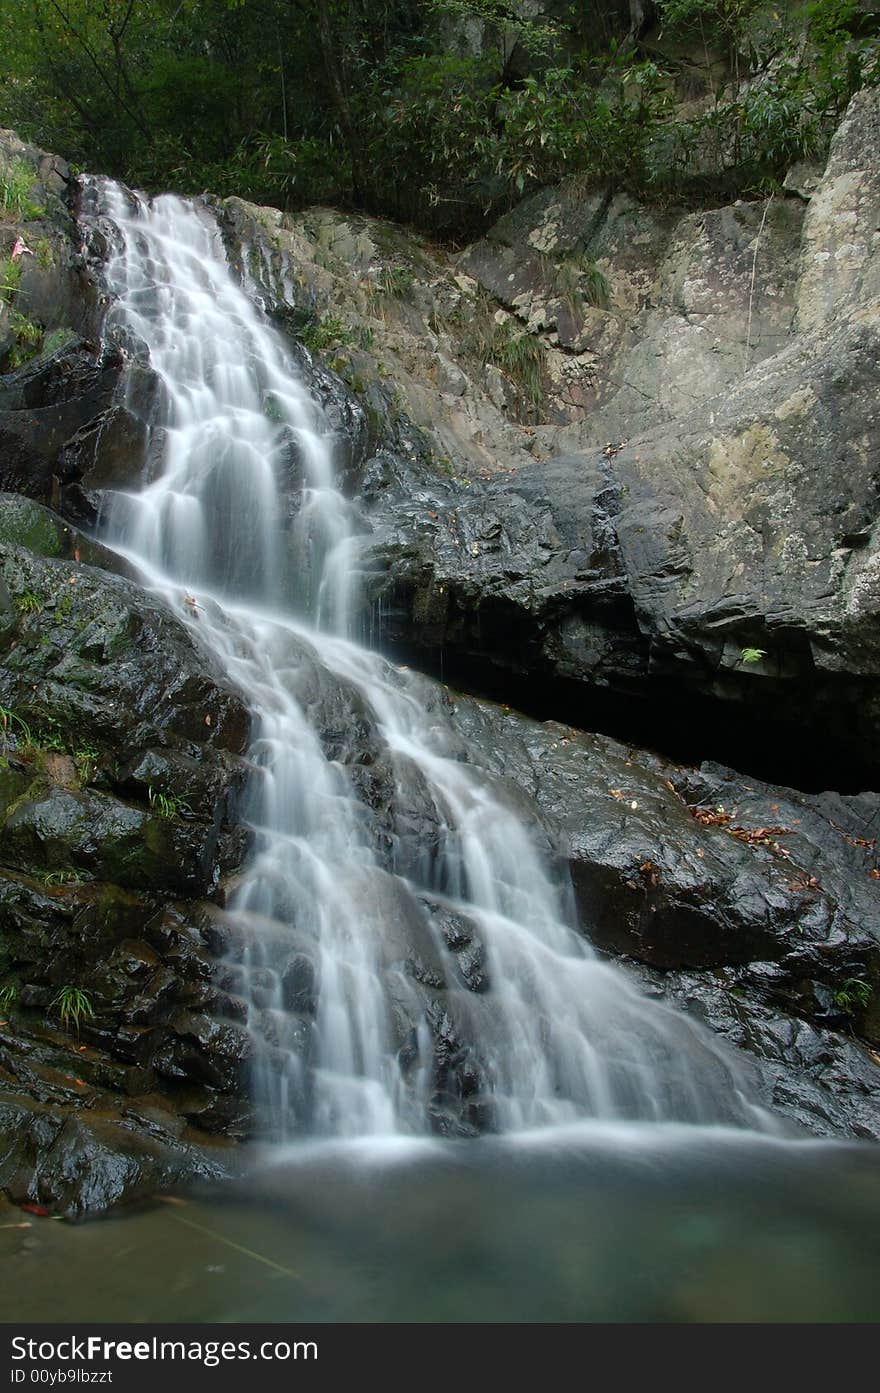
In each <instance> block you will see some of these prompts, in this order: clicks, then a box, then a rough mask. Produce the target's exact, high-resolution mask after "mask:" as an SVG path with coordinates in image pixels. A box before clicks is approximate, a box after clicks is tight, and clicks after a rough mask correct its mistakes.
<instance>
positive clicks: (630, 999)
mask: <svg viewBox="0 0 880 1393" xmlns="http://www.w3.org/2000/svg"><path fill="white" fill-rule="evenodd" d="M96 190H97V195H98V198H99V203H100V208H101V213H100V216H101V217H102V219H103V220H104V224H105V226H106V228H107V230H108V238H109V241H110V243H111V248H112V250H111V254H110V257H109V261H108V265H107V269H106V277H107V285H108V288H109V291H110V295H111V301H112V303H111V307H110V309H109V312H108V316H107V321H106V333H107V335H108V336H111V337H112V338H114V339H115V340H117V341H118V342H119V343H121V344H122V345H123V346H124V347H125V348H126V350H127V351H128V352H129V354H131V355H133V356H140V357H142V358H144V359H148V360H149V364H150V366H151V368H152V371H153V373H154V374H155V375H156V378H157V379H158V383H159V400H158V402H157V403H155V404H154V406H153V409H152V413H151V419H150V432H151V447H150V452H149V454H150V459H151V461H152V463H151V465H150V469H149V474H150V477H149V478H148V480H147V482H145V484H144V486H143V488H142V489H141V490H140V491H139V492H133V493H123V492H118V493H115V494H111V495H109V496H108V502H107V509H106V514H105V517H104V519H103V529H104V531H103V535H104V536H105V539H106V540H109V541H110V543H111V544H112V545H114V546H116V547H117V548H118V549H119V550H120V551H122V552H123V553H124V554H125V555H126V556H128V557H129V558H131V559H132V560H133V561H134V562H135V563H136V564H137V566H138V567H139V569H140V571H141V573H142V575H143V577H144V580H145V583H146V584H147V585H149V586H150V587H152V588H153V589H154V590H155V591H157V592H158V593H160V594H161V595H162V596H163V597H164V598H165V600H166V601H167V603H168V604H169V605H170V606H172V608H173V609H174V610H175V612H176V613H177V615H178V616H179V617H180V619H181V620H182V622H184V623H185V624H187V625H188V626H189V628H190V629H191V630H192V631H193V632H194V633H195V634H196V635H197V637H198V641H199V642H200V643H201V644H202V645H204V646H205V647H206V648H207V649H209V650H210V651H211V653H212V654H213V655H214V657H215V658H216V659H217V660H218V661H219V662H220V663H221V664H222V665H223V667H224V669H225V671H226V672H227V674H228V676H229V678H230V680H231V681H232V682H233V683H234V684H236V685H237V686H238V687H239V688H240V689H241V690H242V691H243V692H244V693H245V694H246V696H247V699H248V701H249V703H250V706H251V709H252V712H253V715H254V739H253V745H252V749H251V752H250V759H251V762H252V766H253V774H252V777H251V784H250V792H249V803H248V808H247V818H248V821H249V823H250V825H251V826H252V828H253V830H254V833H255V849H254V852H253V855H252V858H251V861H250V864H249V865H248V866H247V868H246V870H245V872H244V874H243V876H242V878H241V882H240V885H239V888H238V889H237V891H236V893H235V896H234V898H233V899H232V900H231V902H230V903H229V904H228V906H227V910H226V913H227V916H228V919H229V922H230V925H231V927H232V928H233V929H234V934H233V941H234V942H235V944H236V945H237V947H236V948H235V950H234V952H233V954H232V960H231V961H230V963H229V964H228V968H227V971H226V981H227V984H228V985H229V989H230V991H232V992H234V993H235V994H236V995H237V996H239V997H241V998H242V999H243V1000H244V1001H246V1003H247V1012H248V1016H247V1019H248V1028H249V1031H250V1034H251V1037H252V1055H253V1061H254V1064H253V1076H254V1090H255V1097H256V1101H257V1104H258V1107H259V1109H260V1111H261V1113H262V1116H263V1119H264V1124H265V1129H266V1132H267V1134H268V1135H270V1136H272V1137H275V1138H286V1137H292V1136H294V1135H296V1136H300V1135H303V1134H306V1135H313V1136H343V1137H346V1136H352V1137H355V1136H361V1137H362V1136H369V1135H373V1136H376V1135H388V1134H416V1133H426V1132H429V1131H431V1130H432V1129H437V1128H440V1129H443V1128H450V1129H452V1130H455V1126H456V1125H459V1130H467V1126H468V1125H470V1124H474V1125H484V1126H488V1127H490V1128H494V1129H496V1130H504V1131H511V1130H517V1129H533V1128H537V1127H542V1126H558V1125H560V1124H566V1123H570V1122H572V1121H576V1120H578V1119H582V1118H588V1117H589V1118H598V1119H627V1120H629V1119H638V1120H641V1121H653V1120H658V1121H659V1120H674V1121H682V1122H700V1123H724V1124H728V1125H734V1126H739V1127H755V1126H766V1125H769V1124H768V1123H767V1120H766V1119H765V1118H764V1117H763V1114H762V1113H761V1112H760V1110H758V1109H757V1108H755V1107H754V1106H753V1105H752V1104H751V1103H750V1102H749V1100H748V1097H747V1096H746V1091H745V1090H744V1089H743V1086H742V1084H741V1081H740V1079H739V1076H738V1074H737V1071H736V1068H735V1066H733V1065H732V1064H731V1062H730V1061H729V1060H728V1059H727V1057H726V1056H725V1054H724V1053H723V1051H722V1050H721V1049H720V1048H719V1047H718V1046H717V1045H716V1044H715V1042H714V1041H713V1039H712V1037H711V1036H710V1035H709V1034H708V1032H704V1031H703V1030H702V1029H700V1028H699V1027H698V1026H696V1025H695V1024H693V1023H692V1022H690V1021H689V1020H687V1019H686V1018H685V1017H684V1016H682V1015H679V1014H677V1013H675V1012H673V1011H671V1010H669V1009H666V1008H664V1007H662V1006H660V1005H657V1004H655V1003H652V1002H650V1001H649V1000H647V999H646V998H644V997H643V996H642V995H641V994H640V993H639V992H638V991H637V990H636V989H635V988H634V987H633V986H632V985H631V984H630V982H629V980H628V979H627V978H626V976H625V975H624V974H623V973H622V972H621V971H620V970H618V969H616V968H614V967H612V966H609V965H608V964H606V963H603V962H601V961H599V960H598V959H597V958H596V957H595V956H594V955H593V954H592V953H591V950H590V948H589V946H588V944H586V943H585V942H584V940H583V938H582V937H581V936H580V935H579V934H578V933H577V932H576V931H575V929H574V928H573V927H572V926H571V924H572V916H571V914H570V911H569V905H568V891H567V889H566V886H565V885H564V884H561V883H557V880H556V878H555V877H554V875H553V874H551V870H550V868H549V865H548V864H545V859H544V858H543V856H542V854H541V852H540V850H539V849H538V847H537V845H536V843H535V841H534V839H533V837H532V834H531V832H530V831H529V830H527V828H526V826H525V825H524V823H523V821H522V820H521V818H520V816H519V815H518V814H517V813H516V812H515V811H513V804H512V802H511V801H510V800H506V799H505V798H504V796H503V793H501V792H499V791H498V789H497V788H495V787H493V785H492V783H491V781H490V780H489V779H488V778H487V777H485V776H484V775H483V774H482V773H481V771H480V770H479V769H478V768H476V767H475V766H474V765H473V764H471V763H469V762H468V761H467V760H465V759H464V758H462V753H463V752H462V745H461V740H460V737H458V736H457V735H456V733H455V732H454V730H453V729H452V727H451V726H450V724H449V719H448V716H447V714H446V711H445V708H444V704H443V702H442V701H441V700H438V699H437V698H436V697H433V698H432V696H431V694H430V693H431V690H432V689H431V687H430V684H428V683H426V682H425V681H423V680H422V679H419V678H415V677H412V676H410V675H409V674H406V673H404V672H402V671H400V670H398V669H396V668H394V667H393V666H392V665H391V664H389V663H387V662H386V661H385V660H384V659H383V658H382V657H380V656H379V655H377V654H375V653H372V652H370V651H368V650H367V649H365V648H363V647H360V646H358V645H357V644H356V643H354V642H353V641H352V640H351V638H350V637H349V636H348V624H349V618H348V616H349V612H350V611H351V610H352V609H353V607H354V606H353V596H352V575H353V556H354V541H353V538H354V529H355V526H356V520H355V518H354V515H353V508H352V505H351V504H350V503H349V502H348V501H347V500H346V499H344V498H343V496H342V494H341V493H340V492H339V491H338V489H337V488H336V486H335V484H334V470H333V441H332V438H331V436H330V435H329V434H328V431H327V429H326V427H325V424H324V422H323V421H322V417H321V413H320V411H319V409H318V408H317V406H316V405H315V403H314V402H313V401H312V400H311V399H310V398H309V396H308V395H307V393H306V391H305V389H304V387H303V386H302V384H301V383H300V381H299V380H298V378H297V374H296V371H295V369H294V367H293V365H292V362H291V359H290V355H289V350H288V348H287V347H286V345H285V343H284V340H283V339H282V338H281V336H280V335H279V334H278V333H277V332H276V331H275V330H274V329H273V328H272V327H271V325H270V324H269V322H268V321H267V319H266V318H265V317H264V316H263V315H262V313H261V311H260V310H259V309H258V308H257V307H256V306H255V305H254V304H253V303H252V302H251V300H250V299H249V298H248V296H247V295H246V293H245V292H244V291H243V290H242V289H241V288H240V286H239V285H238V284H237V282H236V280H235V279H234V277H233V275H232V273H231V271H230V269H229V266H228V265H227V262H226V257H225V254H224V249H223V245H222V241H221V237H220V235H219V232H218V229H217V227H216V225H215V222H214V220H213V217H212V214H211V213H210V211H209V210H208V209H207V208H205V207H204V206H201V205H198V204H190V203H187V202H185V201H183V200H181V199H178V198H176V197H171V196H164V197H161V198H157V199H155V200H154V201H153V202H151V203H148V202H146V201H144V200H142V199H140V198H136V197H133V196H132V195H130V194H129V193H128V192H127V191H125V190H123V189H121V188H119V187H118V186H116V185H114V184H112V183H109V182H104V181H102V182H101V183H100V184H98V185H96ZM291 477H295V478H296V480H297V490H296V491H295V496H296V499H297V507H296V508H295V510H291V509H290V507H289V499H290V492H291V490H290V479H291ZM282 482H283V485H284V486H283V487H282ZM291 512H292V516H291ZM334 693H336V694H341V696H338V701H339V703H340V704H339V710H338V711H337V715H336V720H335V726H336V730H335V733H334V738H333V740H328V739H327V737H326V731H324V732H322V729H321V727H320V721H318V720H317V719H316V715H315V713H316V711H318V710H319V709H320V707H321V703H322V701H325V702H326V701H329V702H330V703H331V705H332V703H333V701H334V700H336V699H337V698H335V697H334V695H333V694H334ZM328 694H329V695H328ZM340 712H341V714H340ZM364 725H366V726H368V727H369V728H370V729H371V730H372V731H373V733H374V737H375V740H376V742H377V744H378V747H379V752H380V756H381V761H382V763H383V767H385V768H387V769H388V770H390V771H391V777H392V780H393V782H394V784H395V786H396V789H397V793H398V796H399V797H400V799H401V800H404V801H405V800H407V799H411V798H412V797H413V790H418V791H419V796H420V797H421V798H422V800H423V802H424V803H426V805H427V806H429V807H430V808H431V809H433V812H434V820H435V827H436V835H435V837H434V840H433V843H432V845H431V846H430V847H429V848H428V847H425V846H424V845H421V844H420V843H419V836H418V831H417V829H418V825H419V824H418V819H415V820H413V822H412V827H413V829H414V830H412V831H410V832H407V830H406V829H407V826H408V824H407V820H406V818H404V817H401V818H400V819H398V822H397V824H396V826H395V834H394V836H393V837H392V838H390V839H387V842H388V844H387V845H386V846H385V849H384V851H383V850H381V849H380V846H379V843H378V841H377V837H376V835H375V828H374V827H373V826H372V823H371V813H370V807H369V803H368V800H365V799H364V798H363V797H361V796H359V794H360V792H361V791H360V790H359V788H358V786H357V781H356V777H355V774H356V770H353V768H352V766H351V764H350V763H347V761H346V758H345V753H346V751H345V741H346V738H348V737H347V731H348V732H349V734H350V738H351V739H354V733H353V729H354V727H356V726H357V727H358V728H360V727H361V726H364ZM450 924H451V925H452V926H453V928H452V930H451V931H450V929H449V926H450ZM441 926H445V932H444V931H441ZM456 933H458V934H459V935H460V936H461V937H463V938H464V939H466V940H468V941H469V942H471V944H472V947H473V950H474V952H475V953H476V954H477V955H478V957H479V972H478V973H477V974H476V977H475V978H472V979H471V980H466V979H465V977H464V976H463V975H462V972H461V970H460V966H459V959H458V958H456V956H455V955H454V953H453V951H452V948H451V946H450V944H452V946H453V947H454V946H455V934H456ZM413 959H417V960H418V970H415V971H413V970H409V971H408V970H406V965H407V963H409V964H410V965H411V963H412V960H413ZM453 1102H454V1103H455V1104H456V1107H455V1108H454V1107H453V1106H452V1104H453ZM456 1108H457V1113H456ZM454 1114H455V1115H456V1116H457V1117H458V1119H459V1123H458V1124H453V1122H451V1121H450V1119H451V1118H452V1117H453V1115H454Z"/></svg>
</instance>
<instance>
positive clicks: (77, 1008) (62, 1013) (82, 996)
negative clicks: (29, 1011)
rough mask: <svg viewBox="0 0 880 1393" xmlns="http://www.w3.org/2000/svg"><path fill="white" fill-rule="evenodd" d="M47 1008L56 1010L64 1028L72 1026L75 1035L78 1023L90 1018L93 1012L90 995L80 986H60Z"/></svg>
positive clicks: (77, 1031)
mask: <svg viewBox="0 0 880 1393" xmlns="http://www.w3.org/2000/svg"><path fill="white" fill-rule="evenodd" d="M49 1010H50V1011H55V1012H57V1014H58V1019H59V1020H60V1022H61V1025H62V1028H63V1029H64V1030H69V1029H70V1028H71V1027H73V1029H74V1030H75V1031H76V1033H77V1035H78V1034H79V1027H80V1023H81V1022H82V1021H84V1020H91V1019H92V1018H93V1017H94V1014H95V1008H94V1007H93V1006H92V1001H91V997H90V996H89V994H88V992H84V991H83V990H82V988H81V987H62V988H61V990H60V991H59V992H58V993H57V995H56V996H54V997H53V998H52V1000H51V1002H50V1003H49Z"/></svg>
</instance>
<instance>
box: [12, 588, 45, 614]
mask: <svg viewBox="0 0 880 1393" xmlns="http://www.w3.org/2000/svg"><path fill="white" fill-rule="evenodd" d="M15 608H16V609H17V610H18V612H19V614H39V613H40V611H41V610H42V608H43V601H42V600H41V599H40V597H39V595H35V594H34V592H33V590H23V591H22V593H21V594H20V595H16V597H15Z"/></svg>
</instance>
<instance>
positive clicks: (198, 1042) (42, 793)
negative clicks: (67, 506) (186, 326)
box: [0, 494, 250, 1213]
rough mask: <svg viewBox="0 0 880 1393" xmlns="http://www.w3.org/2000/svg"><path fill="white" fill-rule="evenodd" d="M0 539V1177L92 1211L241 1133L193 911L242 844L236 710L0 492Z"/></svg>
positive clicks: (181, 638)
mask: <svg viewBox="0 0 880 1393" xmlns="http://www.w3.org/2000/svg"><path fill="white" fill-rule="evenodd" d="M0 540H2V546H0V721H2V729H0V867H2V869H0V925H2V939H0V978H2V987H3V990H4V998H3V1002H4V1014H9V1013H12V1015H13V1016H14V1018H15V1024H14V1026H13V1025H12V1024H10V1025H9V1026H8V1027H0V1029H3V1045H2V1057H0V1099H2V1104H0V1105H2V1107H3V1109H4V1111H5V1116H6V1120H7V1123H8V1127H7V1131H8V1135H9V1137H10V1147H9V1150H8V1152H7V1153H6V1154H5V1155H4V1158H3V1161H2V1164H0V1182H2V1183H3V1184H4V1185H5V1186H7V1188H8V1189H9V1192H10V1193H11V1194H12V1195H13V1197H15V1198H18V1199H27V1200H30V1201H32V1202H36V1203H40V1204H43V1205H46V1206H52V1207H55V1206H58V1207H60V1208H61V1209H62V1210H63V1211H64V1212H68V1213H83V1212H91V1211H94V1210H99V1209H102V1208H105V1207H106V1206H107V1205H108V1204H110V1203H113V1202H115V1201H117V1200H119V1199H121V1198H132V1197H134V1196H135V1195H137V1194H139V1193H143V1192H144V1191H149V1190H152V1189H155V1188H156V1186H157V1185H159V1184H160V1183H168V1182H169V1180H170V1178H172V1177H174V1176H178V1175H182V1174H191V1173H193V1171H194V1170H195V1171H196V1172H200V1173H206V1174H213V1173H219V1172H221V1171H222V1170H223V1169H224V1167H225V1165H226V1162H225V1160H224V1153H223V1149H222V1148H221V1149H220V1150H219V1152H218V1148H217V1145H215V1146H214V1153H215V1154H214V1155H213V1157H212V1156H211V1155H210V1154H208V1153H205V1152H204V1149H203V1150H202V1151H200V1150H199V1147H198V1145H197V1143H196V1136H198V1135H199V1132H198V1131H196V1130H194V1129H196V1128H198V1129H201V1133H200V1134H201V1140H202V1143H203V1147H204V1144H206V1143H208V1142H209V1141H210V1136H209V1134H210V1133H216V1132H225V1133H227V1134H232V1135H234V1134H235V1133H236V1131H237V1130H238V1131H240V1130H241V1129H242V1128H243V1127H245V1126H246V1125H247V1123H246V1113H247V1107H246V1103H245V1102H244V1101H243V1099H244V1093H245V1089H246V1077H247V1040H246V1036H245V1034H244V1032H243V1031H242V1030H241V1029H240V1027H238V1026H236V1025H235V1024H234V1022H233V1021H231V1020H229V1021H228V1023H227V1024H225V1025H222V1026H218V1025H217V1024H216V1023H215V1017H221V1016H226V1017H230V1016H231V1015H233V1014H234V1009H235V1008H234V1007H227V1005H226V1004H225V1002H224V998H223V996H222V994H221V993H219V991H218V989H217V987H216V985H215V983H214V980H213V977H214V959H213V955H212V953H211V951H210V949H209V947H208V942H209V939H210V932H211V924H212V916H213V915H214V914H215V913H216V910H215V908H214V906H213V905H212V904H210V903H203V901H205V900H206V897H208V896H213V895H214V893H215V891H216V888H217V885H218V884H219V883H220V881H221V880H222V878H223V877H224V876H225V875H227V874H228V873H231V872H232V871H234V870H236V869H237V868H238V866H239V864H240V862H241V859H242V856H243V855H244V854H245V851H246V838H245V836H244V833H243V831H242V829H241V828H240V827H239V825H238V821H239V820H238V813H237V809H238V800H239V796H240V794H241V790H242V788H243V785H244V782H245V779H246V775H247V766H246V764H245V761H244V760H243V759H242V758H241V754H242V751H243V750H244V749H245V747H246V744H247V740H248V732H249V725H250V721H249V716H248V713H247V711H246V709H245V707H244V705H243V703H242V699H241V697H240V696H239V695H238V694H237V693H235V692H233V691H231V690H230V689H229V687H228V686H227V684H226V683H225V681H224V679H223V678H222V676H220V675H219V674H218V673H217V672H215V671H214V669H213V665H212V663H211V660H210V659H209V658H208V656H207V655H206V654H205V653H204V652H202V651H200V650H199V648H198V646H197V644H196V642H195V641H194V640H193V638H192V637H191V636H190V634H189V633H188V631H187V630H186V629H184V628H183V626H182V625H181V624H180V623H179V622H178V621H177V620H175V619H174V618H173V616H172V615H171V614H170V613H168V612H167V611H165V610H164V609H163V608H162V606H160V605H159V604H158V603H156V602H153V601H151V600H150V599H149V598H148V597H147V596H146V595H145V593H144V592H143V591H142V590H141V589H140V588H139V587H138V586H136V585H135V584H134V583H133V582H132V581H130V580H128V579H126V578H125V577H124V576H119V575H113V574H110V573H109V572H108V571H104V570H99V569H97V566H99V565H101V564H102V563H108V562H109V563H110V564H115V565H116V566H117V567H119V566H120V565H121V563H120V562H119V560H118V558H115V557H111V556H110V554H109V553H107V552H106V551H105V550H104V549H103V548H102V547H100V546H99V545H97V544H95V543H92V542H89V541H88V540H87V539H86V538H84V537H81V536H80V535H79V534H77V533H76V532H75V531H74V530H73V529H72V528H71V527H69V526H68V525H66V524H64V523H63V522H62V521H61V519H60V518H58V517H56V516H55V515H53V514H52V513H50V512H49V511H48V510H47V509H45V508H43V507H41V506H40V505H39V504H36V503H33V502H32V501H30V500H28V499H25V498H22V497H16V496H12V495H8V494H4V495H0ZM89 563H92V564H89ZM77 992H82V993H85V1004H84V1005H83V1004H82V1000H83V999H82V998H77V997H76V996H75V995H73V994H74V993H77ZM65 1000H67V1001H68V1002H70V1001H72V1002H73V1005H72V1006H68V1008H67V1009H65ZM77 1000H79V1001H80V1006H79V1007H78V1006H77V1005H76V1002H77Z"/></svg>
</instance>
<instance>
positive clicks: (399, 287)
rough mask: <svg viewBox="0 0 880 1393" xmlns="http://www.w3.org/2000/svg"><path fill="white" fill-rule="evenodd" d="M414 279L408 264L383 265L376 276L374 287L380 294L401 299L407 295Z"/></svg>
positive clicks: (413, 283)
mask: <svg viewBox="0 0 880 1393" xmlns="http://www.w3.org/2000/svg"><path fill="white" fill-rule="evenodd" d="M415 283H416V280H415V276H414V275H413V273H412V271H411V270H410V269H409V267H408V266H399V265H392V266H383V267H382V269H381V270H380V271H379V274H378V276H377V277H376V289H377V291H378V292H379V294H380V295H391V296H393V297H394V298H395V299H402V298H403V296H405V295H409V293H410V292H411V290H412V288H413V286H414V285H415Z"/></svg>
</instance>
